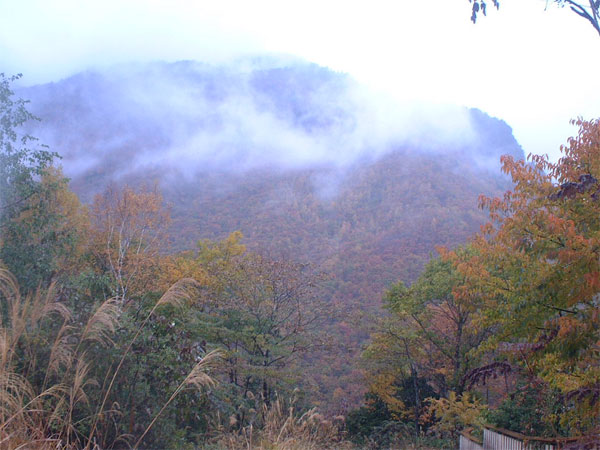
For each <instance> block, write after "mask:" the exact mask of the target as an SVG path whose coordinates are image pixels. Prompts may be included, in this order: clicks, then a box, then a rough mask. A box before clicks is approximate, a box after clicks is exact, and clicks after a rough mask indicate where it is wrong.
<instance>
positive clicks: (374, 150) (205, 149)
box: [19, 58, 523, 398]
mask: <svg viewBox="0 0 600 450" xmlns="http://www.w3.org/2000/svg"><path fill="white" fill-rule="evenodd" d="M19 95H20V96H21V97H23V98H28V99H30V100H31V110H32V112H33V113H34V114H35V115H37V116H38V117H40V118H41V119H42V121H41V122H39V123H35V124H33V125H32V128H31V129H30V130H29V131H30V133H31V134H32V135H35V136H38V137H40V138H41V140H42V141H43V142H45V143H47V144H49V145H50V147H51V149H52V150H55V151H57V152H59V153H60V154H61V155H62V156H63V160H62V164H63V166H64V168H65V172H66V174H67V176H69V177H70V178H71V180H72V181H71V185H72V188H73V189H74V190H75V192H77V193H78V194H79V195H80V197H81V198H82V199H83V200H84V201H91V199H92V197H93V195H94V194H95V193H97V192H100V191H102V190H103V189H104V187H105V186H106V185H107V184H108V183H110V182H117V183H130V184H152V183H158V184H159V186H160V187H161V189H162V191H163V193H164V196H165V199H166V200H167V201H168V202H169V203H170V204H171V205H172V214H173V218H174V221H173V227H172V231H173V233H172V242H171V243H170V246H171V247H170V248H171V249H173V250H183V249H189V248H192V247H193V246H194V245H195V242H196V241H198V240H199V239H203V238H211V239H218V238H223V237H225V236H226V235H227V234H229V233H230V232H232V231H235V230H241V231H242V232H243V233H244V236H245V242H246V243H247V244H248V246H249V247H250V248H254V249H262V250H266V251H269V252H271V253H275V254H283V255H285V256H287V257H290V258H292V259H296V260H300V261H309V262H312V263H314V264H317V265H319V266H320V267H321V268H322V269H323V270H325V271H326V272H328V273H330V274H331V277H332V281H331V283H330V285H329V291H328V292H326V293H324V295H327V296H328V297H329V298H330V299H331V301H333V302H336V303H337V304H338V305H340V307H341V308H342V309H343V310H344V311H346V312H357V311H362V312H365V311H367V312H372V311H374V310H375V309H376V307H377V306H378V305H379V302H380V297H381V293H382V292H383V290H384V289H385V288H386V287H387V286H388V285H389V284H390V283H391V282H394V281H397V280H399V279H400V280H403V281H405V282H408V283H410V282H411V281H412V280H414V279H416V277H417V276H418V274H419V272H420V271H421V269H422V267H423V265H424V263H425V262H426V261H427V260H428V259H429V257H430V255H431V254H432V253H433V252H434V251H435V246H438V245H445V246H450V247H452V246H456V245H458V244H461V243H464V242H465V241H466V240H467V239H468V238H469V236H470V235H472V234H473V233H474V232H475V231H477V230H478V229H479V226H480V225H481V224H482V223H483V222H484V220H485V218H486V214H485V213H484V212H482V211H480V210H479V209H478V208H477V197H478V196H479V195H480V194H486V195H499V194H500V193H502V192H503V191H505V190H506V189H508V188H509V187H510V186H509V183H508V181H507V179H506V178H505V177H504V176H503V175H501V174H500V171H499V158H500V156H501V155H502V154H507V153H508V154H511V155H513V156H514V157H516V158H522V157H523V152H522V150H521V148H520V146H519V144H518V143H517V142H516V140H515V139H514V137H513V135H512V130H511V129H510V127H509V126H508V125H507V124H506V123H505V122H503V121H502V120H499V119H495V118H492V117H490V116H488V115H487V114H485V113H483V112H481V111H479V110H474V109H467V108H462V107H453V106H439V105H422V104H400V103H397V102H394V101H393V100H391V99H389V98H386V97H385V96H382V95H381V94H378V93H375V92H372V91H369V90H368V89H366V88H364V87H362V86H361V85H359V84H358V83H357V82H355V81H354V80H353V79H352V78H351V77H349V76H348V75H345V74H340V73H336V72H333V71H330V70H329V69H326V68H323V67H319V66H317V65H314V64H308V63H304V62H301V61H293V60H292V61H290V60H286V61H279V60H273V59H260V58H257V59H248V60H244V61H240V62H238V63H237V64H231V65H228V66H219V67H215V66H209V65H205V64H201V63H197V62H191V61H183V62H178V63H170V64H167V63H152V64H137V65H125V66H119V67H116V68H114V69H113V70H111V71H107V72H91V71H90V72H84V73H80V74H77V75H74V76H72V77H70V78H67V79H64V80H61V81H59V82H56V83H50V84H45V85H39V86H32V87H29V88H23V89H21V90H20V91H19ZM338 333H340V334H346V335H347V336H346V337H345V339H344V342H346V348H345V349H344V351H342V353H343V354H345V355H354V354H356V352H357V351H359V349H360V345H361V343H362V341H363V339H364V338H365V337H366V336H367V334H366V331H364V330H363V331H361V330H360V329H359V328H357V327H356V326H355V325H353V324H352V319H351V318H350V316H348V317H347V318H346V319H344V320H342V321H341V322H340V323H338ZM349 358H350V357H348V358H337V359H336V358H334V359H333V360H331V361H329V363H328V365H329V366H328V368H327V370H323V371H321V372H320V373H315V374H314V380H313V381H314V383H315V384H316V385H319V389H321V390H322V392H321V395H322V396H323V397H328V396H329V397H331V395H332V392H333V391H334V389H335V388H336V387H337V388H341V389H343V390H344V391H345V392H346V396H344V397H345V398H348V397H353V398H359V397H360V392H353V389H354V388H353V387H352V383H353V382H354V381H355V379H356V372H355V371H354V369H353V368H352V366H351V365H350V363H349Z"/></svg>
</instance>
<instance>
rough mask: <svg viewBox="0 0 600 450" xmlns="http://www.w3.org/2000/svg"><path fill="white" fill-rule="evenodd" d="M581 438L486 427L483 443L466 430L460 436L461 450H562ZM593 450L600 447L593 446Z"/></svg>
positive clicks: (597, 449) (598, 449)
mask: <svg viewBox="0 0 600 450" xmlns="http://www.w3.org/2000/svg"><path fill="white" fill-rule="evenodd" d="M578 439H579V438H556V439H551V438H541V437H534V436H525V435H524V434H521V433H515V432H514V431H509V430H504V429H502V428H495V427H486V428H484V430H483V442H482V441H481V440H479V439H477V438H476V437H474V436H473V435H472V434H471V430H465V431H463V432H462V433H461V435H460V440H459V444H460V450H560V449H562V448H563V447H564V446H565V445H567V444H569V443H573V442H576V441H577V440H578ZM592 449H593V450H600V447H598V446H597V445H596V446H593V447H592Z"/></svg>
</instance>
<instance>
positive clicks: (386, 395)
mask: <svg viewBox="0 0 600 450" xmlns="http://www.w3.org/2000/svg"><path fill="white" fill-rule="evenodd" d="M395 381H396V376H394V375H393V374H391V373H380V374H377V375H375V376H373V377H372V379H371V380H370V383H369V390H370V392H372V393H373V394H375V395H377V397H379V398H380V399H381V400H382V401H383V402H384V403H385V404H386V406H387V408H388V410H389V411H390V412H391V413H392V414H393V415H395V417H396V418H398V419H400V418H401V417H402V416H403V415H405V414H406V413H407V411H406V406H405V405H404V402H403V401H402V400H400V399H398V398H396V397H395V395H396V392H397V390H398V389H397V387H396V386H395V385H394V382H395Z"/></svg>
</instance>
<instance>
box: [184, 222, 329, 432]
mask: <svg viewBox="0 0 600 450" xmlns="http://www.w3.org/2000/svg"><path fill="white" fill-rule="evenodd" d="M241 237H242V236H241V233H239V232H236V233H233V234H232V235H231V236H230V237H229V238H228V239H226V240H224V241H221V242H216V243H215V242H210V241H202V242H200V243H199V249H198V251H197V253H196V254H195V255H194V254H190V253H187V254H185V255H184V256H183V257H184V258H185V259H188V260H190V259H191V260H195V262H196V263H195V264H193V263H187V264H183V263H181V262H180V263H178V264H176V267H179V268H182V267H187V268H188V270H190V271H191V273H200V276H201V277H202V278H203V280H204V281H203V282H202V284H203V286H204V288H203V294H202V295H201V296H200V298H199V299H198V302H197V304H196V308H197V309H198V310H199V311H201V317H200V319H199V320H200V321H201V322H202V323H203V328H202V331H201V333H203V335H204V339H205V340H206V344H205V345H209V346H210V345H216V346H219V347H221V348H224V349H225V350H226V353H225V361H226V367H225V370H226V374H227V376H226V379H225V380H224V381H225V383H226V384H227V385H228V386H229V394H226V395H228V396H229V397H228V400H227V402H229V403H230V404H232V406H234V410H233V411H230V413H235V414H236V415H237V418H236V421H237V422H236V423H237V424H238V426H240V427H241V426H243V425H244V422H246V421H247V420H248V415H247V414H248V413H250V414H256V412H257V411H259V410H260V408H259V409H258V410H257V409H256V402H258V403H259V405H261V404H264V405H267V406H268V405H269V404H270V403H271V402H272V400H273V399H274V398H275V395H276V394H277V393H278V394H280V395H284V392H287V394H288V395H291V391H292V389H291V388H290V389H288V387H289V385H290V384H291V382H292V381H297V379H296V378H298V375H299V374H297V373H295V370H294V369H297V367H298V366H297V363H298V361H299V358H300V357H301V356H302V355H306V354H307V353H308V352H310V351H311V350H312V349H316V348H318V347H320V346H321V345H322V340H321V339H322V333H321V329H322V326H323V325H324V323H325V322H326V321H327V320H331V315H330V309H329V308H328V307H327V305H326V304H325V303H324V302H323V301H322V299H321V298H320V295H319V286H320V285H321V283H322V281H323V275H322V274H320V273H318V272H316V271H315V270H314V269H313V268H312V267H311V266H309V265H306V264H300V263H295V262H292V261H289V260H284V259H274V258H271V257H268V256H266V255H259V254H256V253H249V252H246V250H245V247H244V246H243V245H241V244H240V243H239V240H240V239H241ZM198 266H200V267H201V270H199V267H198ZM178 273H181V272H178ZM244 405H246V406H244ZM251 409H254V410H255V412H254V413H251V412H250V410H251Z"/></svg>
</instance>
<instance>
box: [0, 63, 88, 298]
mask: <svg viewBox="0 0 600 450" xmlns="http://www.w3.org/2000/svg"><path fill="white" fill-rule="evenodd" d="M18 78H20V75H17V76H13V77H8V78H7V77H5V76H4V74H0V233H1V235H0V259H1V260H2V261H3V262H4V264H5V265H6V266H7V267H8V268H9V269H10V270H11V271H12V272H13V273H14V274H15V276H17V278H18V279H19V283H20V285H21V286H22V287H23V288H24V289H26V290H34V289H35V288H37V287H38V286H39V285H44V286H48V285H49V283H50V281H51V279H52V278H53V277H55V276H56V274H57V272H58V271H59V269H60V265H61V263H60V261H63V260H64V258H65V257H66V256H68V255H69V254H70V253H72V252H71V250H72V246H73V245H74V242H75V240H76V239H77V236H76V235H77V229H76V228H77V226H76V222H77V221H78V219H76V218H75V216H70V217H67V216H66V213H67V212H69V213H73V214H75V215H77V214H78V213H77V212H76V211H75V210H77V208H78V206H76V205H75V203H77V204H78V201H77V199H75V198H73V195H72V194H71V193H70V192H69V190H68V187H67V180H66V179H65V178H64V177H63V176H62V174H61V172H60V171H58V170H55V169H52V168H51V164H52V162H53V160H54V159H55V158H57V156H58V155H57V154H56V153H54V152H50V151H49V150H48V149H47V148H45V147H44V146H41V145H37V144H36V139H35V138H33V137H32V136H29V135H27V134H24V133H22V127H23V125H25V124H26V123H27V122H29V121H31V120H36V118H35V117H34V116H33V115H32V114H31V113H29V112H28V111H27V109H26V104H27V102H26V101H25V100H22V99H16V98H14V93H13V91H12V90H11V89H10V83H11V82H14V81H15V80H17V79H18Z"/></svg>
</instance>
